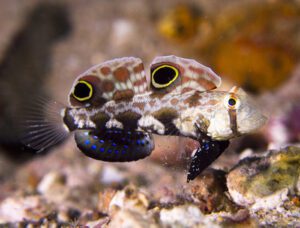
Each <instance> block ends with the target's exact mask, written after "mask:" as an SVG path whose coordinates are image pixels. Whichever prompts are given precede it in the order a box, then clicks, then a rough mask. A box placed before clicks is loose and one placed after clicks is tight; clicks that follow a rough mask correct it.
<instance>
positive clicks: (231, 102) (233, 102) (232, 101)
mask: <svg viewBox="0 0 300 228" xmlns="http://www.w3.org/2000/svg"><path fill="white" fill-rule="evenodd" d="M224 102H225V106H226V107H228V108H229V109H237V108H238V107H239V105H240V102H239V99H238V98H237V97H236V96H234V95H232V94H231V95H229V96H227V97H226V98H225V101H224Z"/></svg>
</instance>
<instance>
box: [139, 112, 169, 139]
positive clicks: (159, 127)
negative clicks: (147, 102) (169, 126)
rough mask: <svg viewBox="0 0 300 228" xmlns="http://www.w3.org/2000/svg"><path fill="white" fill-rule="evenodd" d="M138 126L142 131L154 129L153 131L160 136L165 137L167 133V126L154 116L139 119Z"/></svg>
mask: <svg viewBox="0 0 300 228" xmlns="http://www.w3.org/2000/svg"><path fill="white" fill-rule="evenodd" d="M138 126H139V127H140V128H142V129H145V128H150V129H153V131H155V132H157V133H158V134H160V135H163V134H164V133H165V126H164V125H163V124H162V123H161V122H160V121H158V120H157V119H155V118H154V117H153V116H149V115H147V116H143V117H142V118H140V119H139V121H138Z"/></svg>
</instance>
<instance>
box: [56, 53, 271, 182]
mask: <svg viewBox="0 0 300 228" xmlns="http://www.w3.org/2000/svg"><path fill="white" fill-rule="evenodd" d="M220 84H221V78H220V77H219V76H218V75H217V74H215V73H214V72H213V71H212V70H211V69H210V68H208V67H205V66H203V65H202V64H200V63H198V62H197V61H195V60H192V59H184V58H180V57H176V56H160V57H157V58H155V59H154V60H153V62H152V63H151V65H150V84H149V83H148V82H147V79H146V74H145V72H144V66H143V63H142V61H141V60H140V59H139V58H134V57H125V58H119V59H114V60H110V61H107V62H104V63H102V64H99V65H97V66H94V67H92V68H91V69H89V70H87V71H86V72H85V73H83V74H81V75H80V76H79V77H78V78H77V79H76V80H75V82H74V85H73V87H72V89H71V92H70V95H69V102H70V107H68V108H66V109H65V110H63V112H61V115H62V118H61V119H62V120H63V121H64V126H65V129H68V130H69V131H75V140H76V143H77V145H78V147H79V148H80V149H81V150H82V151H83V152H84V153H85V154H86V155H88V156H90V157H93V158H95V159H99V160H104V161H114V162H115V161H134V160H137V159H141V158H144V157H146V156H148V155H150V154H151V151H152V150H153V148H154V143H153V141H152V137H151V134H152V133H154V134H160V135H179V136H185V137H191V138H193V139H196V140H198V141H199V142H200V144H201V147H199V148H198V150H197V151H196V153H195V155H194V156H193V158H192V162H191V166H190V169H189V174H188V180H192V179H194V178H195V177H196V176H197V175H198V174H199V173H201V172H202V171H203V170H204V169H205V168H206V167H207V166H208V165H209V164H210V163H211V162H212V161H213V160H214V159H216V158H217V157H218V156H219V155H220V154H221V153H222V152H223V151H224V150H225V149H226V147H227V146H228V140H229V139H231V138H234V137H237V136H240V135H243V134H247V133H250V132H252V131H255V130H257V129H258V128H259V127H261V126H262V125H263V124H264V122H265V117H264V116H263V115H262V114H261V113H260V112H259V110H258V109H257V108H256V106H255V104H254V103H253V101H252V100H251V99H250V98H249V97H248V96H247V95H246V93H245V92H244V91H243V90H242V89H240V88H233V89H232V90H231V91H229V92H226V91H216V90H214V89H215V88H217V87H219V85H220ZM138 153H142V154H139V155H138Z"/></svg>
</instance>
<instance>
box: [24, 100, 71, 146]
mask: <svg viewBox="0 0 300 228" xmlns="http://www.w3.org/2000/svg"><path fill="white" fill-rule="evenodd" d="M64 107H65V106H64V105H63V104H60V103H58V102H56V101H52V100H51V99H46V98H40V99H38V100H36V101H34V102H32V104H31V105H28V107H27V108H26V109H25V113H24V115H23V118H22V119H23V120H22V123H21V129H22V133H21V135H22V138H21V141H22V143H23V144H25V145H26V146H28V147H30V148H33V149H35V150H37V152H41V151H44V150H46V149H47V148H50V147H52V146H54V145H56V144H59V143H61V142H62V141H64V140H65V139H66V138H67V137H68V135H69V131H68V129H67V128H66V126H65V125H64V123H63V116H62V114H61V113H62V112H63V110H64Z"/></svg>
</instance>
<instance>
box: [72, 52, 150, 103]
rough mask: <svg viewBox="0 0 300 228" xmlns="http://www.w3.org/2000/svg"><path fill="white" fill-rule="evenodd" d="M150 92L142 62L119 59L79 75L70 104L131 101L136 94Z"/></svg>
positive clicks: (137, 59)
mask: <svg viewBox="0 0 300 228" xmlns="http://www.w3.org/2000/svg"><path fill="white" fill-rule="evenodd" d="M147 89H148V86H147V79H146V75H145V71H144V66H143V62H142V60H141V59H139V58H135V57H124V58H117V59H113V60H110V61H106V62H104V63H101V64H99V65H96V66H93V67H92V68H90V69H88V70H87V71H86V72H84V73H83V74H81V75H79V77H78V78H77V79H76V81H75V83H74V85H73V87H72V90H71V93H70V96H69V101H70V103H71V105H73V106H82V105H85V106H86V105H94V106H97V105H102V104H103V103H104V102H106V101H108V100H116V101H120V100H126V99H131V98H132V97H133V96H134V94H137V93H143V92H145V91H147ZM91 91H92V92H91Z"/></svg>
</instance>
